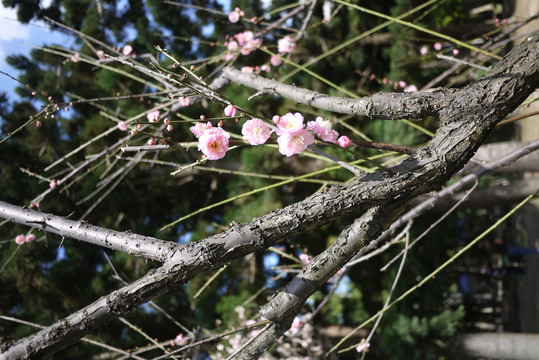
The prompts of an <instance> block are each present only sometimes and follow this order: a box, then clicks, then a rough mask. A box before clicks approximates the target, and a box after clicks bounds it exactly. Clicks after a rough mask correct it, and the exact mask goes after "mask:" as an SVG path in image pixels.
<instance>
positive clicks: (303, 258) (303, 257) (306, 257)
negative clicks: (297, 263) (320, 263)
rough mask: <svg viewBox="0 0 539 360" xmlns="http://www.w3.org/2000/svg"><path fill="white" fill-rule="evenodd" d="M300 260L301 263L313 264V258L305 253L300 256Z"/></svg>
mask: <svg viewBox="0 0 539 360" xmlns="http://www.w3.org/2000/svg"><path fill="white" fill-rule="evenodd" d="M299 259H300V260H301V261H303V262H304V263H305V264H310V263H311V257H310V256H309V255H307V254H305V253H301V254H299Z"/></svg>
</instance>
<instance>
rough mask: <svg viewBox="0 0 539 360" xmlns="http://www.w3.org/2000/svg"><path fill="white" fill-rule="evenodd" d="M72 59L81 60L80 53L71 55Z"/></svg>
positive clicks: (74, 60)
mask: <svg viewBox="0 0 539 360" xmlns="http://www.w3.org/2000/svg"><path fill="white" fill-rule="evenodd" d="M71 61H73V62H74V63H78V62H79V61H80V54H79V53H75V55H73V56H72V57H71Z"/></svg>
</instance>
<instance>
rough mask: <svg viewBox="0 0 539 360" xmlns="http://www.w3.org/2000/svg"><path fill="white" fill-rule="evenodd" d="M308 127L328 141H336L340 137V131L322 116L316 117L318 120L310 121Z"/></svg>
mask: <svg viewBox="0 0 539 360" xmlns="http://www.w3.org/2000/svg"><path fill="white" fill-rule="evenodd" d="M307 129H309V130H312V131H313V132H314V133H315V135H316V136H318V137H319V138H321V139H322V140H324V141H327V142H331V143H334V142H336V141H337V138H338V137H339V133H338V132H336V131H335V130H332V129H331V122H330V121H329V120H324V119H323V118H322V117H320V116H319V117H317V118H316V121H309V122H308V123H307Z"/></svg>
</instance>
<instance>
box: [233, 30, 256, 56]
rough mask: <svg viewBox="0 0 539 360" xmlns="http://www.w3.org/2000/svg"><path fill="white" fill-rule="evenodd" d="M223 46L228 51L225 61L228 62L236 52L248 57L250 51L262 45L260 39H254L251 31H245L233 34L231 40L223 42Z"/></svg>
mask: <svg viewBox="0 0 539 360" xmlns="http://www.w3.org/2000/svg"><path fill="white" fill-rule="evenodd" d="M225 45H226V48H227V49H228V51H229V53H228V54H227V55H226V56H225V60H230V59H232V58H233V57H234V53H235V52H236V51H238V50H239V52H240V53H241V54H242V55H249V54H250V53H251V51H253V50H256V48H258V47H260V46H261V45H262V39H260V38H257V37H255V35H254V34H253V32H252V31H249V30H247V31H244V32H241V33H238V34H235V35H234V37H233V38H232V39H231V40H229V41H227V42H225Z"/></svg>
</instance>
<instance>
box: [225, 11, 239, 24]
mask: <svg viewBox="0 0 539 360" xmlns="http://www.w3.org/2000/svg"><path fill="white" fill-rule="evenodd" d="M228 21H230V22H231V23H232V24H235V23H237V22H238V21H240V14H238V12H236V11H231V12H230V13H229V14H228Z"/></svg>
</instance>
